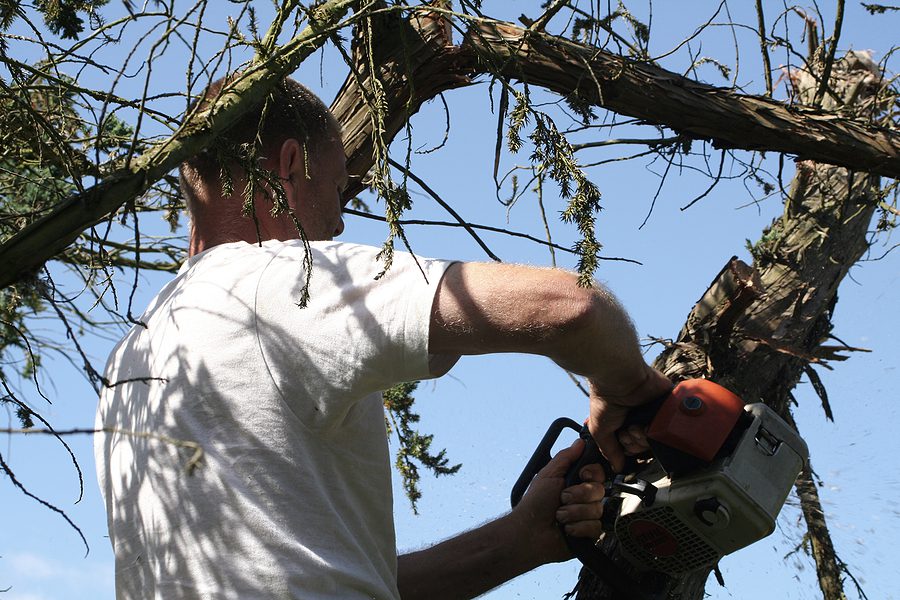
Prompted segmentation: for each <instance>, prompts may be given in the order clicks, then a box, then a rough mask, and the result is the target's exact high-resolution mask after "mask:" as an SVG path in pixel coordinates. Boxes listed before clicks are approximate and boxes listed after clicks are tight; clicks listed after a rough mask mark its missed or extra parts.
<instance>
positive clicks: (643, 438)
mask: <svg viewBox="0 0 900 600" xmlns="http://www.w3.org/2000/svg"><path fill="white" fill-rule="evenodd" d="M618 438H619V443H620V444H621V445H622V447H623V448H624V449H625V453H626V454H629V455H635V454H643V453H644V452H647V451H648V450H650V443H649V441H648V440H647V430H646V428H645V427H643V426H640V425H632V426H631V427H629V428H628V429H626V430H625V431H622V432H620V433H619V434H618Z"/></svg>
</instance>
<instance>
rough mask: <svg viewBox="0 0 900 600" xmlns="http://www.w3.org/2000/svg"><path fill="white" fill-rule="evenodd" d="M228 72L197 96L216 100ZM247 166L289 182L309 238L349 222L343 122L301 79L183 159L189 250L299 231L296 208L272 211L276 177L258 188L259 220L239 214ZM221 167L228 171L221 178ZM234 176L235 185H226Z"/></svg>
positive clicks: (328, 234)
mask: <svg viewBox="0 0 900 600" xmlns="http://www.w3.org/2000/svg"><path fill="white" fill-rule="evenodd" d="M228 81H230V78H224V79H220V80H218V81H216V82H214V83H213V84H211V85H210V86H209V87H208V88H207V90H206V92H205V93H204V95H203V96H202V98H201V99H200V100H199V102H201V103H203V104H206V103H209V102H212V101H214V99H215V98H216V96H217V95H219V94H220V93H221V90H222V88H223V86H224V85H225V84H226V83H227V82H228ZM245 166H250V168H251V170H252V169H263V170H265V171H267V172H268V173H270V174H271V175H269V176H268V177H269V178H270V179H271V180H272V181H274V182H280V184H281V185H282V186H283V188H284V192H285V198H286V201H287V205H288V207H289V208H290V209H291V210H292V211H293V212H294V214H295V215H296V217H297V218H298V220H299V222H300V224H301V225H302V226H303V230H304V232H305V233H306V235H307V236H308V237H309V239H311V240H317V239H331V238H332V237H334V236H335V235H338V234H340V232H341V231H342V230H343V222H342V220H341V206H342V205H341V192H342V191H343V188H344V187H346V184H347V172H346V167H345V157H344V150H343V145H342V144H341V135H340V126H339V125H338V123H337V121H335V119H334V117H333V116H332V115H331V113H330V112H329V110H328V108H327V107H326V106H325V104H324V103H323V102H322V101H321V100H320V99H319V98H318V97H316V95H315V94H313V93H312V92H310V91H309V90H308V89H307V88H306V87H304V86H303V85H301V84H300V83H298V82H297V81H295V80H293V79H291V78H286V79H285V80H284V81H283V82H282V83H281V84H279V85H278V86H277V87H276V88H275V89H274V90H273V91H272V92H271V93H270V94H269V96H268V97H267V98H266V99H265V101H264V102H262V103H260V104H259V105H258V106H255V107H254V108H253V110H251V111H249V112H248V113H246V114H245V115H244V116H243V117H242V118H241V119H240V120H239V121H238V122H237V123H236V124H235V125H234V126H233V127H231V128H230V129H229V130H228V132H227V133H226V134H225V136H224V137H223V139H222V140H220V141H219V142H217V143H216V144H215V145H214V147H213V148H210V149H208V150H206V151H204V152H202V153H200V154H198V155H197V156H194V157H192V158H191V159H189V160H187V161H185V162H184V163H182V165H181V167H180V175H181V188H182V193H183V195H184V197H185V201H186V203H187V206H188V209H189V211H190V213H191V245H190V251H191V254H196V253H197V252H200V251H202V250H204V249H206V248H209V247H212V246H215V245H217V244H221V243H226V242H231V241H240V240H243V241H247V242H254V241H256V240H257V226H258V232H259V236H260V237H262V239H293V238H297V237H299V233H298V231H297V228H296V226H295V225H294V222H293V220H292V219H291V218H290V215H289V214H287V213H282V214H280V215H279V216H277V217H273V216H272V214H271V208H272V203H271V198H266V196H267V195H271V192H272V186H271V185H261V186H260V187H259V188H258V189H260V190H261V192H260V193H259V194H256V195H255V196H254V199H255V203H256V205H257V206H256V207H257V210H256V222H254V220H253V219H249V218H246V217H242V216H241V209H242V205H243V200H244V190H245V189H246V188H247V184H248V181H249V180H250V179H254V180H255V181H257V184H258V185H259V184H263V183H264V178H263V179H262V180H260V178H259V177H256V176H254V174H253V173H251V174H250V176H248V174H247V169H245ZM223 172H227V175H226V176H225V177H224V178H223ZM223 179H224V181H223ZM229 180H230V183H232V184H233V193H231V194H227V193H226V190H225V189H223V187H227V186H226V185H225V184H226V182H228V181H229Z"/></svg>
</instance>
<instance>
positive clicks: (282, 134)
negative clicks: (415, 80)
mask: <svg viewBox="0 0 900 600" xmlns="http://www.w3.org/2000/svg"><path fill="white" fill-rule="evenodd" d="M235 77H236V74H232V75H229V76H226V77H222V78H221V79H218V80H216V81H214V82H213V83H211V84H210V85H209V86H208V87H207V88H206V89H205V90H204V92H203V94H202V95H200V96H199V97H198V98H197V99H196V100H194V102H193V103H192V104H191V107H190V109H189V111H188V112H190V111H191V109H193V108H195V107H196V106H198V105H200V108H204V107H205V106H204V105H206V104H208V103H209V102H210V101H212V100H213V99H215V98H216V97H217V96H218V95H219V94H220V93H221V91H222V88H223V87H224V86H225V84H226V83H228V82H230V81H233V80H234V78H235ZM340 131H341V127H340V125H339V124H338V122H337V120H336V119H335V118H334V116H333V115H332V114H331V111H330V110H328V107H327V106H325V103H324V102H322V100H320V99H319V97H318V96H316V95H315V94H314V93H312V92H311V91H310V90H309V89H308V88H307V87H306V86H304V85H303V84H301V83H300V82H298V81H296V80H295V79H293V78H291V77H285V78H284V79H283V80H281V81H280V82H279V83H278V84H277V85H276V86H275V87H274V88H273V89H272V91H270V92H269V93H268V94H267V95H266V97H265V98H263V99H261V100H260V101H259V102H258V103H257V104H256V105H254V106H253V107H252V108H251V109H250V110H249V111H247V112H246V113H244V115H242V116H241V117H240V118H239V119H238V121H237V122H236V123H234V124H233V125H232V126H231V127H229V128H228V129H227V131H225V132H224V133H223V134H222V135H221V136H220V137H219V138H218V139H217V140H216V141H215V143H214V144H213V145H211V146H210V147H208V148H207V149H205V150H203V151H202V152H200V153H198V154H196V155H194V156H192V157H191V158H188V159H187V160H185V161H184V162H183V163H181V165H180V167H179V174H180V185H181V188H182V195H183V196H184V199H185V203H186V205H187V208H188V210H189V211H190V209H191V205H192V204H193V203H194V202H195V201H196V200H195V199H196V188H195V187H194V186H195V185H198V184H205V185H209V184H211V183H212V182H214V181H218V180H219V178H220V175H221V171H222V167H223V166H225V167H227V168H228V169H230V170H231V169H233V168H234V167H238V168H239V165H238V164H237V162H236V161H235V160H234V159H235V158H236V157H238V156H240V155H241V154H242V150H241V149H242V147H247V146H248V145H252V144H255V143H256V141H257V136H258V138H259V140H260V142H261V148H260V150H262V152H263V154H264V155H265V154H267V153H269V152H276V151H277V150H278V149H279V148H281V145H282V144H283V143H284V142H285V140H288V139H291V138H294V139H296V140H297V141H299V142H300V144H301V145H302V146H303V147H304V149H305V150H306V151H307V152H309V153H310V154H311V157H310V159H311V160H312V157H313V156H314V155H315V154H316V153H317V152H318V151H319V150H320V149H321V148H322V147H323V146H324V144H325V143H326V142H328V141H330V140H333V139H335V138H336V137H337V138H338V139H339V138H340ZM223 158H224V159H225V160H227V161H228V164H227V165H222V164H221V161H222V159H223Z"/></svg>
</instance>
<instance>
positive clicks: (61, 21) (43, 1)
mask: <svg viewBox="0 0 900 600" xmlns="http://www.w3.org/2000/svg"><path fill="white" fill-rule="evenodd" d="M107 2H109V0H35V3H34V8H35V9H36V10H37V11H38V12H40V13H41V15H42V16H43V18H44V24H46V25H47V28H48V29H49V30H50V31H52V32H53V33H54V34H55V35H58V36H59V37H61V38H63V39H68V40H74V39H76V38H77V37H78V35H79V34H80V33H81V32H82V31H84V19H83V18H82V15H81V14H79V13H85V16H88V17H91V18H98V16H97V13H96V12H95V10H96V9H97V8H99V7H101V6H103V5H105V4H106V3H107ZM20 4H21V3H20V2H18V0H0V28H2V29H4V30H6V29H8V28H9V27H10V26H11V25H12V24H13V22H14V21H15V19H16V17H18V16H19V15H20V14H21V10H22V8H21V7H20ZM126 4H128V3H126Z"/></svg>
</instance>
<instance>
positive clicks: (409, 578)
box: [397, 440, 604, 600]
mask: <svg viewBox="0 0 900 600" xmlns="http://www.w3.org/2000/svg"><path fill="white" fill-rule="evenodd" d="M582 449H583V442H582V441H581V440H578V441H577V442H576V443H575V444H574V445H573V446H572V447H570V448H568V449H566V450H563V451H562V452H560V453H559V454H558V455H557V456H556V457H555V458H554V459H553V460H552V461H551V462H550V463H549V464H548V465H547V466H546V467H545V468H544V469H542V470H541V472H540V473H539V474H538V475H537V476H536V477H535V479H534V481H533V482H532V484H531V487H530V488H529V489H528V493H527V494H525V496H524V497H523V498H522V501H521V502H520V503H519V504H518V505H517V506H516V508H515V509H514V510H513V511H512V512H511V513H509V514H507V515H505V516H503V517H500V518H499V519H497V520H495V521H491V522H489V523H486V524H485V525H482V526H481V527H479V528H477V529H473V530H472V531H467V532H466V533H463V534H461V535H459V536H457V537H454V538H451V539H449V540H447V541H444V542H441V543H440V544H437V545H435V546H432V547H431V548H427V549H425V550H420V551H418V552H412V553H410V554H405V555H403V556H400V557H399V559H398V560H399V562H398V573H397V583H398V586H399V588H400V597H401V598H403V600H417V599H419V598H421V599H427V600H441V599H443V598H446V599H447V600H461V599H463V598H474V597H476V596H480V595H481V594H483V593H485V592H487V591H489V590H491V589H493V588H495V587H497V586H498V585H501V584H503V583H505V582H507V581H509V580H510V579H513V578H514V577H517V576H518V575H521V574H522V573H526V572H528V571H530V570H532V569H534V568H535V567H538V566H540V565H543V564H546V563H549V562H559V561H563V560H568V559H569V558H571V554H570V553H569V551H568V549H567V548H566V545H565V542H564V541H563V537H562V535H561V533H560V528H559V526H560V523H563V524H564V525H565V526H566V531H567V533H569V534H570V535H576V536H580V537H587V538H590V539H596V538H597V537H599V536H600V534H601V533H602V529H601V526H600V521H599V519H600V516H601V515H602V513H603V508H602V505H601V503H600V501H601V500H602V499H603V479H604V473H603V469H602V468H600V467H599V465H592V466H590V467H585V468H584V469H583V470H582V473H581V475H582V479H584V481H585V483H582V484H579V485H577V486H572V487H570V488H568V489H566V490H565V492H566V494H565V495H564V496H563V497H564V498H565V501H563V500H562V499H561V497H560V496H561V492H562V491H563V481H564V476H565V473H566V471H567V470H568V468H569V466H570V465H571V464H572V462H574V461H575V460H577V458H578V456H579V455H580V454H581V451H582Z"/></svg>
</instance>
